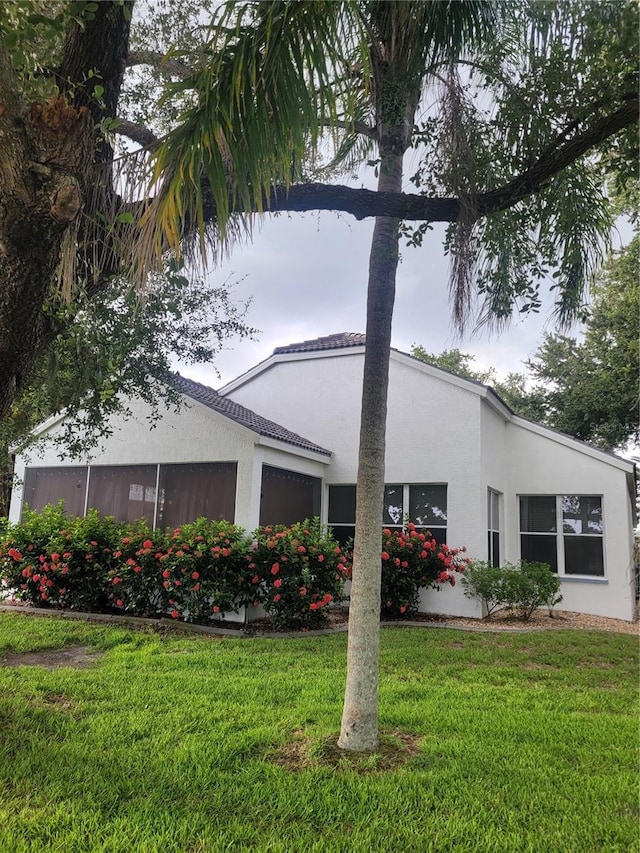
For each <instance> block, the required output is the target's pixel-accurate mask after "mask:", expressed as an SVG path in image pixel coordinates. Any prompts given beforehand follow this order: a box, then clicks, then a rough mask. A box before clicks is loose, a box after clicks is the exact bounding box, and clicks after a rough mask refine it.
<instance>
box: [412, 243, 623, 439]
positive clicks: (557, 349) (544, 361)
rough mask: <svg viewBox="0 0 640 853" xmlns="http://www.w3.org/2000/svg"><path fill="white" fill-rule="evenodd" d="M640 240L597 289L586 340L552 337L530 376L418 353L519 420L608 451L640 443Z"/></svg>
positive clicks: (528, 367)
mask: <svg viewBox="0 0 640 853" xmlns="http://www.w3.org/2000/svg"><path fill="white" fill-rule="evenodd" d="M638 269H640V238H639V237H638V235H636V236H635V237H634V238H633V239H632V241H631V243H629V245H627V246H625V247H624V248H622V249H619V250H617V251H616V252H614V253H613V254H612V255H611V257H610V258H609V260H608V262H607V263H606V264H605V266H604V267H603V269H602V270H601V272H600V273H599V274H598V276H597V277H596V280H595V282H594V284H593V285H592V292H593V299H592V302H591V303H590V304H589V305H588V307H587V308H586V309H585V314H584V319H583V334H582V336H581V337H580V338H576V337H574V336H570V335H566V334H558V333H547V334H546V335H545V336H544V339H543V340H542V342H541V343H540V345H539V346H538V348H537V349H536V351H535V352H534V353H533V354H532V355H531V356H530V358H529V359H527V360H526V361H525V363H524V366H525V370H524V371H523V372H522V371H521V372H513V373H509V374H508V375H507V376H506V378H505V379H503V380H501V379H499V377H498V376H497V374H496V371H495V370H494V369H493V368H489V369H487V370H479V369H476V368H475V367H474V365H473V361H474V357H473V356H472V355H470V354H469V353H463V352H461V351H460V350H459V349H452V350H446V351H445V352H442V353H439V354H436V353H429V352H427V351H426V350H425V348H424V347H422V346H419V345H416V346H414V347H412V350H411V354H412V355H413V356H414V357H415V358H419V359H420V360H421V361H425V362H427V363H428V364H433V365H435V366H436V367H441V368H443V369H444V370H448V371H449V372H450V373H455V374H456V375H458V376H463V377H465V378H467V379H473V380H474V381H476V382H481V383H482V384H483V385H490V386H491V387H492V388H493V389H494V390H495V391H496V393H497V394H498V395H499V396H500V397H501V398H502V399H503V400H504V402H505V403H507V405H508V406H509V407H510V408H512V409H513V411H514V412H515V413H516V414H518V415H523V416H524V417H528V418H530V419H532V420H535V421H538V422H540V423H543V424H546V425H548V426H551V427H554V428H555V429H558V430H560V431H561V432H565V433H567V434H568V435H572V436H574V437H575V438H579V439H581V440H582V441H587V442H590V443H591V444H594V445H596V446H597V447H602V448H604V449H605V450H623V449H624V448H625V446H626V445H627V444H628V443H629V442H634V443H636V444H637V442H638V440H639V439H640V387H639V384H638V371H639V369H640V352H639V347H638V326H639V324H638V306H639V305H640V293H639V290H638Z"/></svg>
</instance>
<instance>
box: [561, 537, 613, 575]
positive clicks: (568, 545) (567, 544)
mask: <svg viewBox="0 0 640 853" xmlns="http://www.w3.org/2000/svg"><path fill="white" fill-rule="evenodd" d="M564 571H565V574H567V575H594V576H597V577H603V576H604V557H603V553H602V539H601V537H599V536H593V537H591V536H565V537H564Z"/></svg>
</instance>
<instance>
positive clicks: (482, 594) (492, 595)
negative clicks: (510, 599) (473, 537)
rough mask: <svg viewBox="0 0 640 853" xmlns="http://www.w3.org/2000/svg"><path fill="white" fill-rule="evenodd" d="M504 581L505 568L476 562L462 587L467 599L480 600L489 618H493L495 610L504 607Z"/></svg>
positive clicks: (466, 573) (471, 566)
mask: <svg viewBox="0 0 640 853" xmlns="http://www.w3.org/2000/svg"><path fill="white" fill-rule="evenodd" d="M504 581H505V571H504V569H503V568H500V567H498V566H493V565H492V564H491V563H483V562H480V561H478V560H474V561H473V562H472V563H470V564H469V567H468V568H467V571H466V572H465V574H464V577H463V578H462V585H463V586H464V594H465V595H466V596H467V598H479V599H480V601H481V602H482V606H483V607H484V609H485V610H486V612H487V616H491V614H492V613H493V612H494V610H499V609H500V608H501V607H504V604H505V590H504Z"/></svg>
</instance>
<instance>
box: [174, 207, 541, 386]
mask: <svg viewBox="0 0 640 853" xmlns="http://www.w3.org/2000/svg"><path fill="white" fill-rule="evenodd" d="M264 219H265V222H264V225H263V227H262V228H261V229H260V231H259V232H258V233H256V234H255V235H254V238H253V241H252V242H251V243H250V244H248V245H246V246H238V247H236V248H235V250H234V251H233V254H232V256H231V257H230V259H228V260H227V261H226V262H224V263H223V264H222V266H221V267H219V268H217V269H214V270H212V272H211V273H210V275H211V276H212V277H213V281H214V282H215V283H216V284H220V283H222V282H223V281H224V280H225V279H227V278H228V277H230V278H231V280H232V281H234V280H235V281H236V284H235V286H234V288H233V293H234V295H235V298H237V299H238V300H239V301H244V300H246V299H248V298H249V297H251V298H252V304H251V306H250V308H249V312H248V315H247V323H248V325H251V326H254V327H256V328H258V329H260V330H261V331H260V334H259V336H258V340H257V341H255V342H254V341H247V340H244V341H235V342H229V343H228V345H227V347H226V348H225V350H224V351H223V352H221V353H220V354H219V355H218V357H217V359H216V367H217V369H218V370H219V372H220V375H221V378H220V379H219V378H218V377H217V376H216V374H215V370H214V369H213V367H211V366H210V365H198V366H185V365H178V369H179V370H180V372H181V373H183V374H184V375H186V376H189V377H191V378H192V379H196V380H197V381H200V382H203V383H205V384H207V385H211V386H212V387H214V388H219V387H221V386H222V385H223V384H224V383H226V382H229V381H230V380H231V379H234V378H235V377H236V376H239V375H240V374H241V373H243V372H244V371H245V370H248V369H249V368H251V367H253V366H254V365H255V364H257V363H258V362H259V361H262V360H263V359H265V358H268V356H269V355H271V353H272V352H273V349H274V347H276V346H283V345H286V344H291V343H296V342H299V341H303V340H307V339H309V338H316V337H320V336H322V335H330V334H333V333H335V332H364V331H365V320H366V289H367V273H368V260H369V247H370V241H371V233H372V230H373V220H369V221H360V222H358V221H356V220H355V219H354V218H353V217H351V216H348V215H346V214H344V215H336V214H332V213H321V214H310V213H307V214H297V213H295V214H290V215H287V214H282V215H280V216H278V217H265V218H264ZM443 234H444V226H442V227H440V226H436V227H435V228H434V230H433V231H432V232H430V233H429V234H428V235H427V238H426V239H425V242H424V244H423V246H422V247H421V248H419V249H416V248H403V249H402V261H401V264H400V266H399V269H398V277H397V291H396V307H395V311H394V319H393V335H392V345H393V346H394V347H396V348H397V349H399V350H402V351H404V352H409V350H410V348H411V346H412V345H413V344H420V345H421V346H423V347H424V348H425V349H426V350H427V352H433V353H440V352H442V351H443V350H445V349H451V348H453V347H458V348H459V349H461V350H462V351H463V352H469V353H472V354H473V355H475V357H476V364H477V366H478V367H482V368H486V367H490V366H492V367H495V368H496V370H497V372H498V374H499V375H500V376H504V375H506V374H507V373H508V372H510V371H518V370H522V369H523V366H522V361H523V360H524V359H526V358H527V357H528V356H529V355H531V354H532V353H533V352H534V350H535V349H536V347H537V345H538V343H539V341H540V339H541V337H542V334H543V332H544V330H545V329H549V330H553V325H552V323H550V321H549V320H548V316H549V314H550V312H551V308H552V306H551V304H550V303H549V304H547V305H546V306H545V308H544V310H543V312H541V314H540V315H535V314H533V315H529V316H528V317H525V318H522V319H521V318H517V319H515V320H514V321H512V323H511V326H510V328H509V329H507V330H506V331H505V332H502V333H501V334H500V335H497V334H496V333H493V334H492V335H491V336H489V334H488V332H487V331H486V330H485V331H483V332H482V333H476V334H472V333H471V332H470V333H468V334H467V335H465V337H464V338H463V339H462V340H460V339H458V338H457V337H456V335H455V334H454V332H453V329H452V326H451V321H450V318H451V310H450V307H449V302H448V289H447V287H448V285H447V282H448V269H449V267H448V258H446V257H445V254H444V249H443Z"/></svg>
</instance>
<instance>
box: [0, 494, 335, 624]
mask: <svg viewBox="0 0 640 853" xmlns="http://www.w3.org/2000/svg"><path fill="white" fill-rule="evenodd" d="M276 564H277V565H278V566H279V567H280V568H279V571H278V572H275V571H274V566H275V565H276ZM348 573H349V560H348V556H347V555H346V554H344V553H343V552H342V549H341V548H340V546H339V545H338V544H337V542H335V540H334V539H333V537H332V536H331V535H330V534H328V533H326V532H324V531H322V530H321V528H320V523H319V521H318V520H315V521H308V522H304V523H303V524H297V525H294V526H293V527H289V528H284V527H282V528H272V527H266V528H259V529H258V530H256V531H255V532H254V533H253V534H251V535H249V534H247V533H246V532H245V531H244V530H243V529H242V528H240V527H237V526H236V525H233V524H230V523H229V522H226V521H208V520H206V519H199V520H198V521H196V522H194V523H193V524H184V525H182V526H181V527H179V528H176V529H175V530H169V531H165V532H162V531H158V530H154V531H151V530H149V528H148V526H147V525H146V524H145V523H144V522H140V523H138V524H135V525H129V524H121V523H117V522H115V521H114V520H113V519H112V518H100V516H99V515H98V513H97V512H95V511H90V512H89V513H88V514H87V516H86V518H69V517H68V516H66V515H65V513H64V509H63V505H62V504H59V505H57V506H49V507H46V508H45V509H43V510H42V511H41V512H37V513H36V512H30V511H26V512H25V517H24V521H23V522H22V523H21V524H16V525H9V527H8V528H7V530H6V531H5V536H4V538H3V540H2V541H1V542H0V577H2V582H3V585H4V586H5V588H8V589H11V590H14V591H15V594H16V596H17V597H18V598H19V599H21V600H23V601H27V602H29V603H31V604H34V605H36V606H38V607H61V608H68V609H71V610H79V611H92V612H98V613H104V612H110V613H122V614H128V615H133V616H151V617H159V616H170V617H172V618H174V619H180V620H183V621H186V622H198V623H207V622H208V621H210V620H211V619H216V618H218V617H219V616H221V615H222V614H224V613H229V612H236V613H237V612H238V611H239V609H240V608H241V607H243V606H249V607H252V606H255V607H257V606H259V605H261V604H262V605H263V606H264V608H265V610H266V611H267V613H268V614H269V615H270V616H271V619H272V621H273V623H274V626H275V627H278V628H285V627H295V628H300V629H304V628H310V627H319V626H322V625H323V624H326V622H327V613H326V610H325V609H324V608H325V607H326V605H327V604H328V603H329V602H330V601H336V600H340V599H341V597H342V593H343V587H344V580H345V578H346V577H347V576H348ZM294 590H295V592H294Z"/></svg>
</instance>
